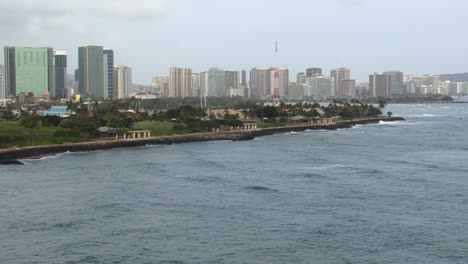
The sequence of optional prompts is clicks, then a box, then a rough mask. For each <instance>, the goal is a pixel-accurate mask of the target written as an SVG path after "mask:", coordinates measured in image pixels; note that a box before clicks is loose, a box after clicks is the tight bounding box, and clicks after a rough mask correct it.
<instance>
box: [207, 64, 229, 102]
mask: <svg viewBox="0 0 468 264" xmlns="http://www.w3.org/2000/svg"><path fill="white" fill-rule="evenodd" d="M207 73H208V79H207V82H208V83H207V96H210V97H223V96H226V77H225V72H224V70H222V69H220V68H210V69H209V70H208V72H207Z"/></svg>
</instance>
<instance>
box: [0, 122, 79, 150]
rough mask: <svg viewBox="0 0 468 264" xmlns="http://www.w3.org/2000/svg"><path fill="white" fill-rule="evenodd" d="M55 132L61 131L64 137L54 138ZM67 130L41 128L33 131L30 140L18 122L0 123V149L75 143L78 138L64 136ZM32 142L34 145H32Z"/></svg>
mask: <svg viewBox="0 0 468 264" xmlns="http://www.w3.org/2000/svg"><path fill="white" fill-rule="evenodd" d="M57 131H62V132H63V133H65V135H62V136H58V137H54V134H55V133H56V132H57ZM67 131H68V130H67V129H63V128H60V127H43V126H39V128H38V129H35V130H33V132H32V135H33V138H31V134H30V132H29V131H28V130H27V129H25V128H23V127H21V126H19V124H18V122H15V121H9V122H0V148H7V147H11V146H17V147H25V146H32V145H49V144H57V143H63V142H77V141H79V139H78V138H75V137H70V136H67V135H66V132H67ZM33 142H34V144H32V143H33Z"/></svg>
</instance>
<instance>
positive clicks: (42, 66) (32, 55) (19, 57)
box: [4, 47, 55, 97]
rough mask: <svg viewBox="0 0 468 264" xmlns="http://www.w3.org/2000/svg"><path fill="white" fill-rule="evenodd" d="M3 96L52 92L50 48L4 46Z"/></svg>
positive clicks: (38, 95)
mask: <svg viewBox="0 0 468 264" xmlns="http://www.w3.org/2000/svg"><path fill="white" fill-rule="evenodd" d="M4 59H5V89H4V90H5V92H4V93H5V97H12V96H17V95H19V94H20V93H24V94H27V95H29V96H35V97H40V96H43V95H44V94H45V93H49V94H54V93H55V92H54V90H53V87H54V79H53V76H54V70H53V50H52V48H48V47H45V48H34V47H5V49H4Z"/></svg>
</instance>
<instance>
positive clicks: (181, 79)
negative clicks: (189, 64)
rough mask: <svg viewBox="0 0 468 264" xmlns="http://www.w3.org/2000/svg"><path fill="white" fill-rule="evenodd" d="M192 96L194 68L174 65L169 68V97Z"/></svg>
mask: <svg viewBox="0 0 468 264" xmlns="http://www.w3.org/2000/svg"><path fill="white" fill-rule="evenodd" d="M191 96H192V70H191V69H189V68H177V67H172V68H170V69H169V97H179V98H184V97H191Z"/></svg>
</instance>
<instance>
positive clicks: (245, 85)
mask: <svg viewBox="0 0 468 264" xmlns="http://www.w3.org/2000/svg"><path fill="white" fill-rule="evenodd" d="M241 79H242V82H241V85H242V86H244V88H247V72H246V71H245V70H242V77H241Z"/></svg>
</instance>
